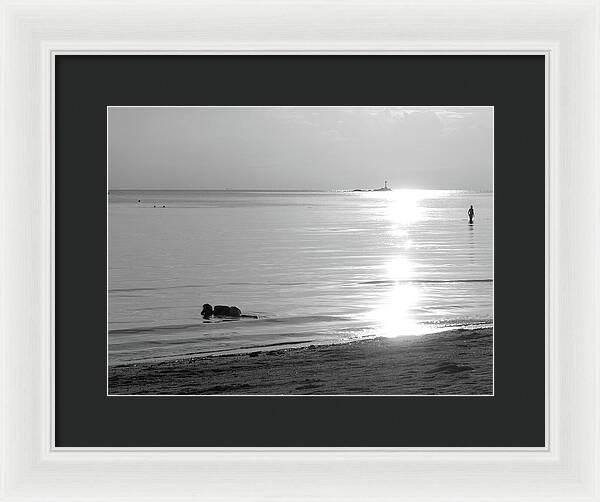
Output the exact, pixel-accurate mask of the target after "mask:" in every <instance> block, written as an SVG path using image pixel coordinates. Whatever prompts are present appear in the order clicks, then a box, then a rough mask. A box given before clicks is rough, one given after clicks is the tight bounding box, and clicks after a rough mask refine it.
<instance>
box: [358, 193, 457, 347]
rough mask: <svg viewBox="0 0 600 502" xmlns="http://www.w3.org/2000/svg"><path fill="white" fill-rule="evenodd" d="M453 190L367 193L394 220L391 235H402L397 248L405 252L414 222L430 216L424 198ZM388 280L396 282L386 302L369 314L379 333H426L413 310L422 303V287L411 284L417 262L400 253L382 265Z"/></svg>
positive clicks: (444, 194) (441, 195) (384, 215)
mask: <svg viewBox="0 0 600 502" xmlns="http://www.w3.org/2000/svg"><path fill="white" fill-rule="evenodd" d="M451 193H452V192H450V191H444V192H442V191H438V190H410V189H401V190H393V191H391V192H368V193H365V194H364V195H365V196H366V197H369V198H371V199H373V200H374V201H377V206H376V207H377V210H378V211H377V212H378V217H379V218H380V219H381V218H382V217H383V219H384V220H387V221H388V222H389V223H390V228H389V230H388V234H389V235H392V236H393V237H398V238H400V239H399V242H398V241H395V239H394V241H395V244H394V245H395V249H396V250H400V249H402V251H403V253H404V254H405V253H406V252H408V250H409V249H410V248H411V247H412V245H413V241H412V240H410V239H409V238H408V235H409V230H410V229H411V228H410V227H411V225H412V224H414V223H416V222H418V221H420V220H423V219H425V218H426V209H425V207H424V206H423V205H422V201H423V200H424V199H433V198H436V197H444V196H447V195H450V194H451ZM381 268H382V269H383V270H384V271H385V279H386V280H387V281H391V282H392V283H393V285H392V286H391V287H390V290H389V291H387V292H386V295H385V297H384V298H383V299H382V304H381V305H380V306H379V307H377V308H375V309H373V310H372V311H370V312H368V313H367V314H366V318H367V319H366V320H368V321H369V323H370V324H372V325H374V326H375V334H376V335H377V336H385V337H397V336H410V335H420V334H423V333H424V332H425V329H424V326H422V325H419V324H418V323H417V322H416V320H415V319H414V318H413V316H412V310H413V309H414V308H415V306H417V305H418V303H419V297H420V292H421V290H420V288H419V287H417V286H415V285H414V284H411V283H410V282H408V281H410V280H411V279H414V268H415V264H414V263H413V262H411V261H410V260H409V259H408V258H407V257H406V256H405V255H401V256H396V257H395V258H394V259H392V260H391V261H389V262H387V263H385V264H384V265H383V266H382V267H381Z"/></svg>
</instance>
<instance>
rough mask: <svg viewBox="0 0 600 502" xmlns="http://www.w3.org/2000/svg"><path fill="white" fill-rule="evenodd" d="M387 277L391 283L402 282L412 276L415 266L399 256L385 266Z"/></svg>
mask: <svg viewBox="0 0 600 502" xmlns="http://www.w3.org/2000/svg"><path fill="white" fill-rule="evenodd" d="M385 269H386V277H387V279H389V280H391V281H402V280H405V279H408V278H410V277H411V275H412V271H413V265H412V263H411V262H410V261H408V260H407V259H406V258H404V257H402V256H399V257H398V258H395V259H394V260H392V261H390V262H388V263H387V264H386V265H385Z"/></svg>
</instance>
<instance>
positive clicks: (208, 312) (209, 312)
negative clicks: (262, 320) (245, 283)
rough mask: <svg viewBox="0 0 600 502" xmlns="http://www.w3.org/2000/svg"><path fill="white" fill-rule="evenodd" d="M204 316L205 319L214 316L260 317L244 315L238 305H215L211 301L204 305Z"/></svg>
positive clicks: (202, 313)
mask: <svg viewBox="0 0 600 502" xmlns="http://www.w3.org/2000/svg"><path fill="white" fill-rule="evenodd" d="M201 315H202V317H204V319H210V318H211V317H212V316H215V317H250V318H252V319H258V317H257V316H255V315H244V314H242V311H241V310H240V309H239V308H237V307H235V306H234V307H228V306H227V305H215V306H214V307H213V306H212V305H211V304H210V303H205V304H204V305H202V312H201Z"/></svg>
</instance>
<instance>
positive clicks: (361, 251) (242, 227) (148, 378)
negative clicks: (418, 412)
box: [106, 106, 494, 396]
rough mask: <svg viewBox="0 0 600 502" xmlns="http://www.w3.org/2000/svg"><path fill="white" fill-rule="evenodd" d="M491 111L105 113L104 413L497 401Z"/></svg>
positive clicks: (112, 109)
mask: <svg viewBox="0 0 600 502" xmlns="http://www.w3.org/2000/svg"><path fill="white" fill-rule="evenodd" d="M493 178H494V108H493V107H492V106H373V107H368V106H331V107H328V106H314V107H312V106H310V107H307V106H301V107H300V106H298V107H294V106H285V107H284V106H246V107H233V106H232V107H219V106H211V107H204V106H189V107H186V106H177V107H159V106H148V107H144V106H109V107H107V229H108V230H107V234H108V235H107V237H108V243H107V267H108V271H107V326H108V329H107V344H106V345H107V394H108V395H109V396H120V395H171V396H177V395H210V396H252V395H254V396H259V395H262V396H313V395H315V396H317V395H344V396H377V395H380V396H386V395H389V396H392V395H395V396H400V395H410V396H443V395H453V396H493V395H494V192H493V187H494V180H493Z"/></svg>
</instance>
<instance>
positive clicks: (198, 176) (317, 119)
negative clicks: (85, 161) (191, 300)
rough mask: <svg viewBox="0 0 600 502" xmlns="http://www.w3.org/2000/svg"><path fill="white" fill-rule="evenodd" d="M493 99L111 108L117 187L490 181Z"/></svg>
mask: <svg viewBox="0 0 600 502" xmlns="http://www.w3.org/2000/svg"><path fill="white" fill-rule="evenodd" d="M493 121H494V119H493V107H452V106H435V107H416V106H412V107H411V106H386V107H382V106H378V107H358V106H343V107H231V108H227V107H183V108H177V107H164V108H161V107H142V108H137V107H109V109H108V188H109V189H114V190H116V189H198V190H209V189H256V190H260V189H267V190H336V189H355V188H367V189H368V188H378V187H380V186H383V183H384V181H386V180H387V181H388V183H389V185H390V186H391V187H392V188H433V189H435V188H441V189H461V190H486V191H487V190H491V189H492V184H493Z"/></svg>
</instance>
